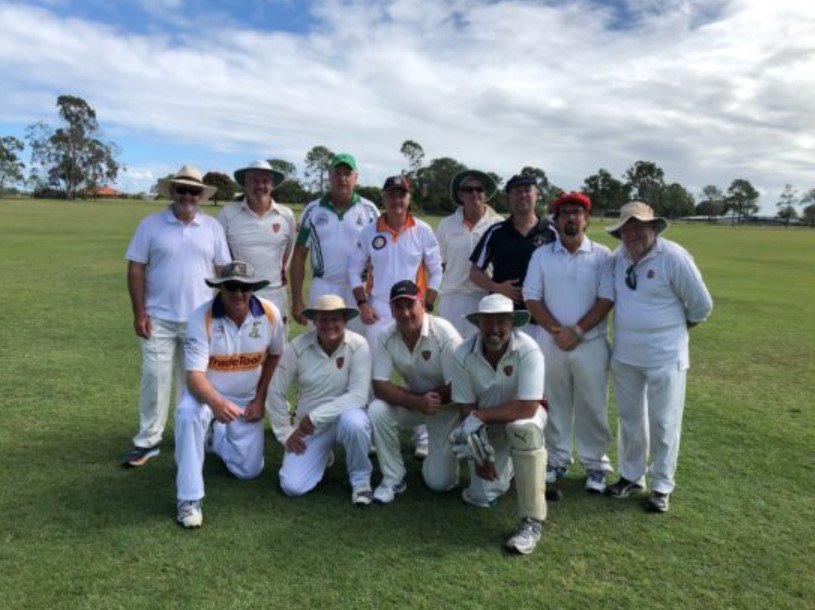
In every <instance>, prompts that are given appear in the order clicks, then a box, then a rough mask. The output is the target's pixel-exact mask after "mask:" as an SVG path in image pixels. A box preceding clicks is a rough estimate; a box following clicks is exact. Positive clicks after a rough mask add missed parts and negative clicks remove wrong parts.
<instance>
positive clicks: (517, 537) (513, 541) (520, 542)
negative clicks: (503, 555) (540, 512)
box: [506, 517, 541, 555]
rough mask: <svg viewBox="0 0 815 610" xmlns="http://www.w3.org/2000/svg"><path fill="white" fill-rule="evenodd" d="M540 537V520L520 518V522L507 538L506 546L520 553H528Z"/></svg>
mask: <svg viewBox="0 0 815 610" xmlns="http://www.w3.org/2000/svg"><path fill="white" fill-rule="evenodd" d="M540 538H541V522H540V521H538V520H537V519H532V518H531V517H524V518H523V519H521V524H520V526H519V527H518V531H516V532H515V533H514V534H513V535H512V537H511V538H510V539H509V540H507V544H506V547H507V548H508V549H509V550H510V551H515V552H516V553H520V554H521V555H529V554H530V553H531V552H532V551H534V550H535V547H536V546H537V545H538V540H540Z"/></svg>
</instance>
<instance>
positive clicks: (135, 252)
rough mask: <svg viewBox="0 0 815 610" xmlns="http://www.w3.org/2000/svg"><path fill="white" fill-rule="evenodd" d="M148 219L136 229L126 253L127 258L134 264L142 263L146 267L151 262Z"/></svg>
mask: <svg viewBox="0 0 815 610" xmlns="http://www.w3.org/2000/svg"><path fill="white" fill-rule="evenodd" d="M146 224H147V219H146V218H145V219H144V220H142V221H141V222H140V223H139V226H138V227H136V232H135V233H134V234H133V238H132V239H131V240H130V245H129V246H128V247H127V251H126V252H125V258H126V259H127V260H129V261H133V262H134V263H141V264H143V265H146V264H147V263H149V262H150V235H149V231H148V230H147V227H146V226H145V225H146Z"/></svg>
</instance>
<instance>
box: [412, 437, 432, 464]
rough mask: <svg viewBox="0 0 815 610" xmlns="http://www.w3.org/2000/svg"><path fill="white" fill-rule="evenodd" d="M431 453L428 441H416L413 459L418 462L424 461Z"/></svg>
mask: <svg viewBox="0 0 815 610" xmlns="http://www.w3.org/2000/svg"><path fill="white" fill-rule="evenodd" d="M429 452H430V449H429V447H428V442H427V439H424V440H420V441H416V445H415V446H414V447H413V457H415V458H416V459H417V460H423V459H425V458H426V457H427V454H428V453H429Z"/></svg>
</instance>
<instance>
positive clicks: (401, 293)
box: [391, 280, 421, 303]
mask: <svg viewBox="0 0 815 610" xmlns="http://www.w3.org/2000/svg"><path fill="white" fill-rule="evenodd" d="M420 298H421V290H419V287H418V286H417V285H416V283H415V282H411V281H410V280H402V281H401V282H396V283H395V284H394V285H393V286H391V303H393V302H394V301H395V300H396V299H410V300H411V301H418V300H419V299H420Z"/></svg>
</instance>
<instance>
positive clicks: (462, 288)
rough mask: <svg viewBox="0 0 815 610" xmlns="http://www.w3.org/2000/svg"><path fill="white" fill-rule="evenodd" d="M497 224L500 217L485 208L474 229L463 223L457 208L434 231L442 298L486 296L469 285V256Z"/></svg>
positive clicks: (461, 211)
mask: <svg viewBox="0 0 815 610" xmlns="http://www.w3.org/2000/svg"><path fill="white" fill-rule="evenodd" d="M501 220H503V217H502V216H501V215H500V214H498V213H497V212H496V211H495V210H493V209H492V207H490V206H487V210H486V212H485V213H484V215H483V216H482V217H481V219H480V220H479V221H478V222H477V223H476V224H475V226H472V225H470V224H469V223H468V222H467V221H466V220H465V219H464V208H462V207H461V206H459V208H458V209H457V210H456V211H455V212H453V213H452V214H450V216H446V217H445V218H443V219H442V221H441V222H440V223H439V226H438V227H436V239H438V241H439V251H440V253H441V262H442V265H443V266H444V274H443V275H442V278H441V290H440V292H441V293H442V294H453V293H463V294H483V295H485V296H486V295H487V291H486V290H482V289H481V288H479V287H478V286H476V285H475V284H473V283H472V282H471V281H470V266H471V265H472V263H471V262H470V255H471V254H472V253H473V250H474V249H475V246H476V244H477V243H478V240H479V239H481V236H482V235H484V232H485V231H486V230H487V229H488V228H490V227H491V226H492V225H494V224H495V223H496V222H499V221H501Z"/></svg>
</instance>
